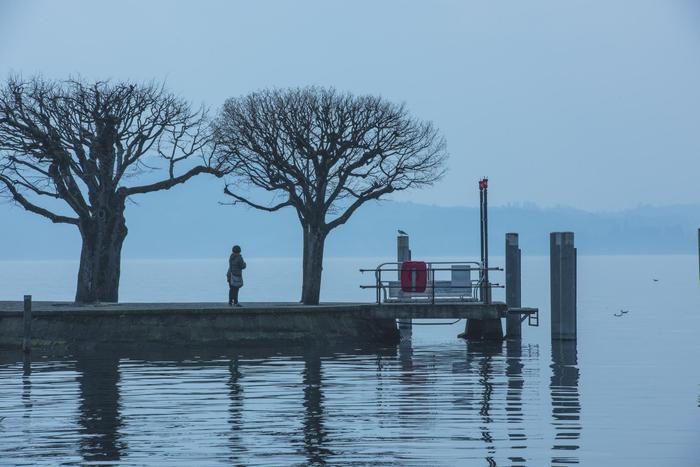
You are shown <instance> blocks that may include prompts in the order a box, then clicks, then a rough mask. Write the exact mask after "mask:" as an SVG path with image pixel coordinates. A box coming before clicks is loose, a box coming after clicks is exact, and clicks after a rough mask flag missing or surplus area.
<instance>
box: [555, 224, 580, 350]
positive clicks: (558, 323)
mask: <svg viewBox="0 0 700 467" xmlns="http://www.w3.org/2000/svg"><path fill="white" fill-rule="evenodd" d="M549 266H550V298H551V314H552V339H564V340H566V339H569V340H575V339H576V248H575V247H574V233H573V232H552V233H551V234H550V236H549Z"/></svg>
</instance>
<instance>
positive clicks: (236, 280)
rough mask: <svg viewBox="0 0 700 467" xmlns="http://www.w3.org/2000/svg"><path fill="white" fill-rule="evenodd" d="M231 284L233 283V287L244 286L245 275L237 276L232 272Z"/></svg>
mask: <svg viewBox="0 0 700 467" xmlns="http://www.w3.org/2000/svg"><path fill="white" fill-rule="evenodd" d="M229 284H230V285H231V287H238V288H241V287H243V276H237V275H235V274H231V277H230V279H229Z"/></svg>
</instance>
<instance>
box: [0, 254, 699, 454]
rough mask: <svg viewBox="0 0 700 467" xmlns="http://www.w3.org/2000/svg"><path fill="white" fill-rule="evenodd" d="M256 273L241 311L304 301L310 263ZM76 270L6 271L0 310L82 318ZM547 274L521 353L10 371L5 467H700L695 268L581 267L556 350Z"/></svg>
mask: <svg viewBox="0 0 700 467" xmlns="http://www.w3.org/2000/svg"><path fill="white" fill-rule="evenodd" d="M246 260H247V262H248V265H249V267H248V269H247V270H246V272H247V275H246V286H245V287H244V288H243V289H242V291H241V298H242V301H243V303H245V301H246V300H248V301H272V300H279V301H290V300H296V299H297V298H298V294H299V290H298V289H299V280H298V278H299V272H300V268H301V265H300V263H299V261H296V260H290V259H255V258H246ZM380 261H381V259H380V258H361V259H357V258H354V259H343V258H331V259H328V260H327V262H326V269H325V271H324V273H325V285H324V293H323V299H324V300H327V301H371V300H372V298H373V296H372V292H368V291H361V290H360V289H359V288H358V285H359V284H360V283H362V282H364V283H368V281H371V278H370V277H369V276H367V277H365V278H364V280H363V278H362V276H361V275H360V274H359V273H358V271H357V270H358V269H359V268H360V267H372V266H374V265H375V264H376V263H378V262H380ZM492 262H493V263H495V264H502V258H494V259H493V260H492ZM76 269H77V264H76V263H75V262H0V299H3V300H10V299H12V300H20V299H21V297H22V295H24V294H25V293H31V294H33V295H34V297H35V299H37V300H42V299H44V300H49V299H50V300H70V299H71V298H72V296H73V293H74V280H75V279H74V278H75V272H76ZM225 271H226V258H224V259H223V261H221V260H218V261H214V260H188V261H125V262H124V264H123V276H122V277H123V280H122V288H121V299H122V300H123V301H224V300H225V299H226V288H225V287H226V286H225V277H224V274H225ZM548 274H549V272H548V259H547V258H546V257H525V258H523V294H522V295H523V305H526V306H536V307H539V308H540V310H541V319H540V327H538V328H534V327H524V330H523V340H522V344H513V343H503V344H500V343H498V344H469V343H465V342H463V341H460V340H458V339H457V338H456V335H457V334H458V333H459V332H460V331H462V330H463V328H464V322H459V323H456V324H453V325H449V326H445V325H442V326H432V325H430V326H422V325H417V326H415V327H414V331H413V336H412V338H411V339H410V340H405V341H404V342H403V343H402V344H401V345H399V346H397V347H388V348H387V347H352V346H350V347H337V348H325V347H324V348H317V347H315V346H313V345H309V346H308V347H306V348H282V347H271V348H259V349H255V350H251V349H236V348H233V347H232V348H209V349H189V350H188V349H173V348H170V349H162V348H160V349H159V348H142V349H127V348H115V349H105V350H100V351H91V352H80V353H75V354H70V355H52V354H47V353H44V354H42V353H40V352H35V353H34V355H33V361H32V362H31V366H30V367H29V366H28V365H27V364H26V363H25V362H23V359H22V356H21V354H20V353H17V352H15V351H0V419H1V420H0V465H2V466H6V465H61V464H63V465H83V464H116V465H143V464H149V465H183V466H192V465H275V466H277V465H307V464H311V465H324V464H328V465H384V464H389V465H450V466H451V465H486V466H493V465H498V466H510V465H535V466H540V465H569V464H582V465H593V466H601V465H632V466H639V465H648V466H666V465H668V466H697V465H700V363H699V362H700V285H699V282H698V264H697V257H695V256H620V257H611V256H599V257H586V256H581V257H579V271H578V278H579V290H578V294H579V303H578V306H579V311H578V324H579V329H578V331H579V339H578V342H577V343H575V344H573V343H569V344H555V345H553V344H552V343H551V342H550V338H549V310H548V307H549V285H548V281H549V275H548ZM655 279H656V281H655ZM496 280H497V281H500V282H503V279H502V277H497V278H496ZM496 295H497V298H499V297H498V296H499V295H500V296H502V291H501V294H496ZM621 309H624V310H629V312H628V313H627V314H625V315H624V316H622V317H615V316H614V313H616V312H618V311H619V310H621ZM422 322H423V323H425V322H426V321H422ZM428 322H431V323H432V322H433V321H428ZM29 369H31V371H27V370H29Z"/></svg>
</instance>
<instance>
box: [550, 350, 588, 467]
mask: <svg viewBox="0 0 700 467" xmlns="http://www.w3.org/2000/svg"><path fill="white" fill-rule="evenodd" d="M577 364H578V356H577V351H576V341H568V340H566V341H565V340H553V341H552V365H551V368H552V380H551V383H550V391H551V395H552V425H553V427H554V430H555V441H554V445H553V446H552V449H553V451H554V454H557V451H567V452H562V453H561V454H559V455H553V456H552V465H568V464H578V463H579V459H578V457H577V456H575V455H573V454H574V453H573V452H571V451H576V450H578V449H579V441H578V440H579V439H580V437H581V402H580V400H579V392H578V382H579V377H580V372H579V369H578V367H577Z"/></svg>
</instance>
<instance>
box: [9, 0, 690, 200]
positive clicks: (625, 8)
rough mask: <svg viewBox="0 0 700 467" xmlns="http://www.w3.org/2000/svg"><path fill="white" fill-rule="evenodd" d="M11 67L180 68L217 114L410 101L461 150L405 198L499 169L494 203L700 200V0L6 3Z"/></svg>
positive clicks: (437, 192) (467, 193)
mask: <svg viewBox="0 0 700 467" xmlns="http://www.w3.org/2000/svg"><path fill="white" fill-rule="evenodd" d="M11 72H19V73H22V74H24V75H26V76H29V75H31V74H34V73H42V74H43V75H45V76H47V77H52V78H53V77H55V78H64V77H67V76H68V75H70V74H76V73H79V74H81V75H83V76H85V77H87V78H114V79H122V78H132V79H137V80H150V79H152V78H156V79H166V80H167V83H168V86H169V88H170V89H172V90H173V91H175V92H178V93H181V94H182V95H184V96H186V97H187V98H189V99H191V100H193V101H195V102H202V101H203V102H205V103H207V104H208V105H211V106H212V107H213V108H217V107H218V106H219V105H220V104H221V103H222V102H223V100H224V99H225V98H226V97H229V96H235V95H240V94H244V93H247V92H250V91H253V90H255V89H258V88H262V87H268V86H282V87H284V86H299V85H307V84H318V85H332V86H335V87H337V88H339V89H342V90H349V91H352V92H355V93H372V94H381V95H383V96H385V97H387V98H389V99H391V100H395V101H405V102H406V103H407V104H408V106H409V108H410V109H411V110H412V112H413V113H414V114H415V115H416V116H417V117H420V118H424V119H430V120H433V121H434V122H435V123H436V125H437V126H438V127H439V128H441V129H442V131H443V132H444V134H445V136H446V138H447V141H448V147H449V151H450V154H451V159H450V164H449V166H450V172H449V174H448V176H447V177H446V178H445V179H444V180H443V181H442V182H441V183H439V184H438V185H436V186H435V187H434V188H432V189H427V190H423V191H420V192H413V193H407V194H404V195H402V196H400V197H399V199H404V200H411V201H416V202H421V203H436V204H441V205H474V204H475V203H476V201H477V199H478V198H477V196H476V195H475V193H476V189H475V187H476V181H477V179H478V178H479V177H480V176H481V175H488V176H489V177H490V178H491V180H492V182H491V187H492V189H491V192H490V195H491V201H492V202H493V203H495V204H506V203H520V202H535V203H538V204H540V205H544V206H551V205H558V204H562V205H569V206H574V207H578V208H583V209H588V210H609V209H621V208H626V207H634V206H637V205H639V204H675V203H699V202H700V183H698V181H697V180H698V177H699V176H700V170H699V169H700V3H699V2H696V1H694V0H666V1H659V0H626V1H620V0H605V1H581V0H568V1H561V0H551V1H517V2H515V1H513V2H505V1H483V2H473V1H427V0H426V1H422V2H417V1H410V2H409V1H401V2H398V1H395V2H393V1H392V2H390V1H376V0H375V1H344V2H340V1H336V2H332V1H286V2H283V1H260V0H256V1H252V0H251V1H248V2H233V1H225V2H224V1H221V2H215V1H201V0H200V1H189V2H184V1H180V2H176V1H123V0H120V1H112V2H109V1H102V2H96V1H60V2H59V1H31V0H30V1H27V0H22V1H9V0H0V77H3V78H4V77H6V76H7V75H8V74H9V73H11ZM212 183H218V182H216V181H212ZM207 199H208V198H207Z"/></svg>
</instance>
